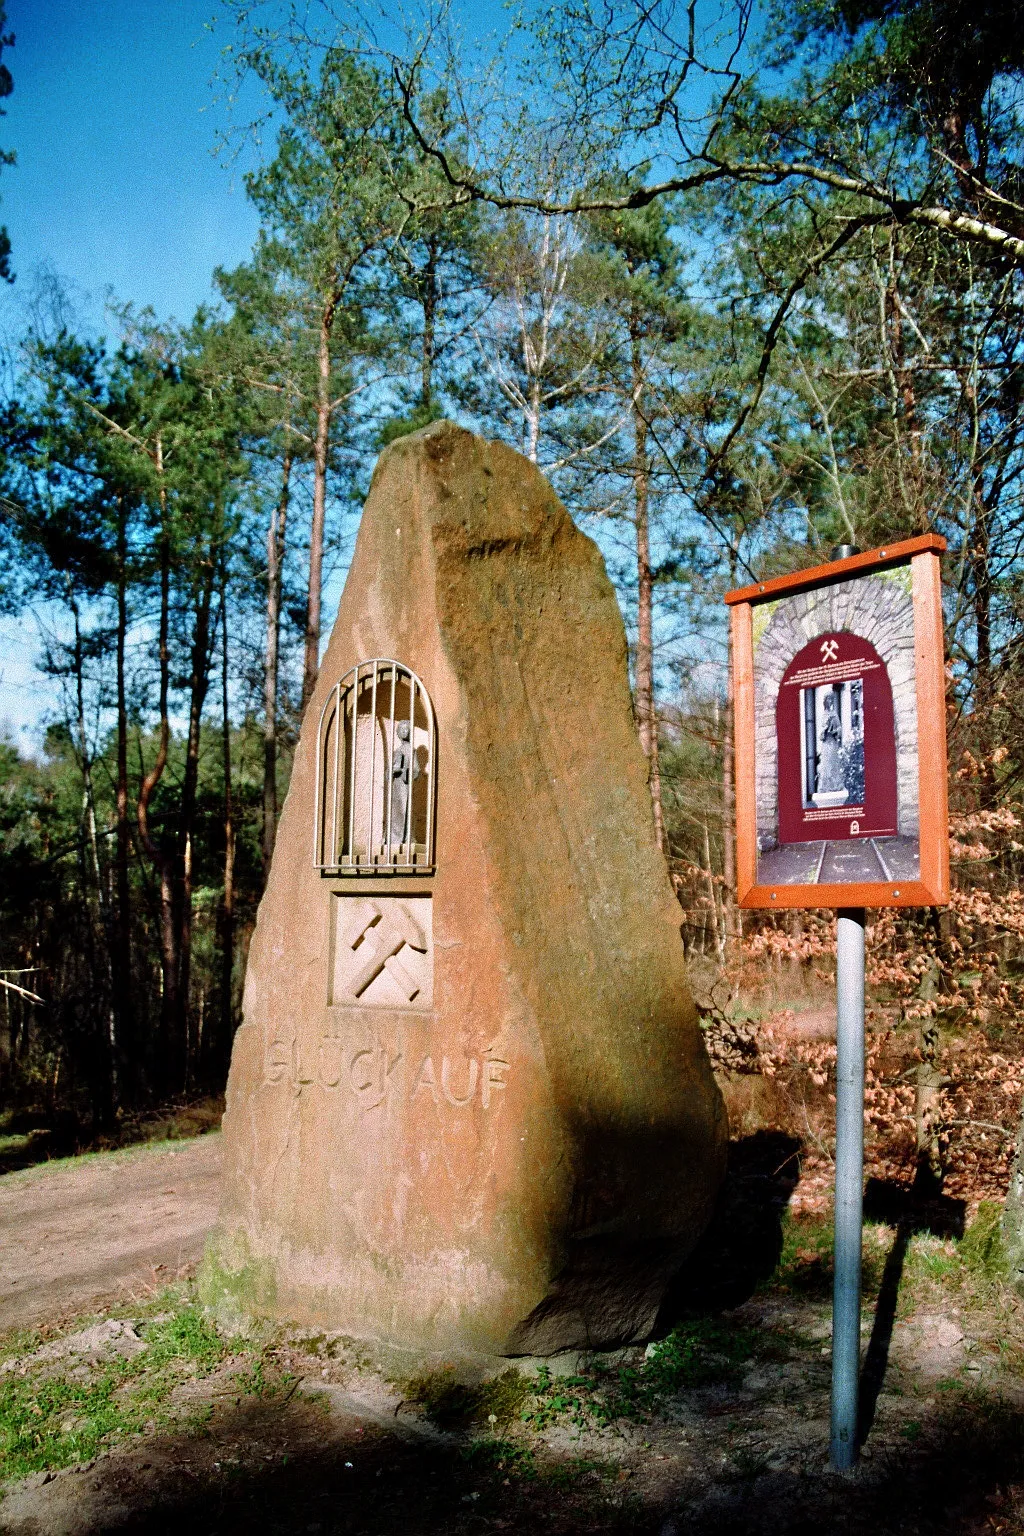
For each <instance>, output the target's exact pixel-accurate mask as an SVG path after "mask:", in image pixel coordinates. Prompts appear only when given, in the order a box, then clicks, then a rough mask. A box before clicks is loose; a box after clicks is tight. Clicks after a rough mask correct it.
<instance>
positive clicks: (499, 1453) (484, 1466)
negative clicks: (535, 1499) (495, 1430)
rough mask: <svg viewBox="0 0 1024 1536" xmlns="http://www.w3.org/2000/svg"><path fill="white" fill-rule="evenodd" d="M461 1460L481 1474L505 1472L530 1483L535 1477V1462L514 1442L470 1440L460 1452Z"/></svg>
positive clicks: (532, 1455) (525, 1448)
mask: <svg viewBox="0 0 1024 1536" xmlns="http://www.w3.org/2000/svg"><path fill="white" fill-rule="evenodd" d="M462 1456H463V1459H464V1460H465V1461H467V1462H469V1464H470V1466H471V1467H475V1468H478V1469H479V1470H480V1471H482V1472H491V1473H497V1472H507V1473H508V1474H509V1476H510V1477H518V1478H521V1479H523V1480H524V1481H532V1480H533V1479H534V1478H535V1477H536V1476H537V1460H536V1457H535V1456H534V1454H533V1451H532V1450H531V1449H530V1448H529V1446H526V1445H517V1444H516V1442H515V1441H514V1440H503V1439H501V1438H497V1437H496V1438H494V1439H491V1438H487V1439H483V1440H471V1441H470V1442H469V1444H468V1445H467V1446H466V1448H465V1449H464V1451H463V1452H462Z"/></svg>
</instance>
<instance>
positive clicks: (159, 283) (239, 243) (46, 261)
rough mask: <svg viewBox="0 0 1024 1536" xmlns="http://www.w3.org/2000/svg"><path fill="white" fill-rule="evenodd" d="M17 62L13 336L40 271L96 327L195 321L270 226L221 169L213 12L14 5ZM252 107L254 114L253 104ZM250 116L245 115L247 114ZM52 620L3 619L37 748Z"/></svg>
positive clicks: (125, 0) (45, 705) (2, 319)
mask: <svg viewBox="0 0 1024 1536" xmlns="http://www.w3.org/2000/svg"><path fill="white" fill-rule="evenodd" d="M7 8H8V17H7V29H8V30H9V31H13V32H14V33H15V36H16V43H15V46H14V47H13V48H12V49H11V50H10V51H9V52H8V51H6V50H5V52H4V63H5V64H7V65H8V67H9V68H10V70H11V73H12V75H13V77H14V93H13V95H11V96H10V97H9V98H8V100H7V102H6V104H5V105H6V109H7V115H6V117H4V118H3V119H0V146H2V147H3V148H4V149H13V150H14V151H15V152H16V154H17V157H18V163H17V165H15V166H11V167H9V168H5V169H3V171H0V222H3V223H5V224H6V225H7V229H8V232H9V234H10V237H11V243H12V246H13V267H14V271H15V273H16V282H15V284H14V286H13V288H11V289H9V290H8V289H6V287H5V285H4V287H5V291H3V292H2V293H0V337H3V338H6V339H7V340H8V341H13V340H15V339H16V337H17V336H18V335H19V334H20V332H21V331H22V328H23V325H24V319H25V306H26V304H27V303H28V301H29V299H30V297H31V293H32V289H33V286H34V282H35V277H36V273H37V272H38V271H39V270H40V269H43V270H47V271H50V272H52V273H54V274H56V275H57V276H58V277H59V278H60V279H62V280H63V281H64V282H65V283H66V284H67V285H68V287H69V289H70V291H71V295H72V298H73V301H74V304H75V308H76V310H77V311H78V312H79V314H80V316H81V318H82V319H83V321H85V322H86V323H87V324H90V325H92V326H93V327H95V328H97V329H102V328H104V310H103V306H104V299H105V295H106V293H107V290H108V289H113V291H114V293H115V294H116V296H117V297H118V298H120V299H131V300H133V301H134V302H135V303H137V304H140V305H141V304H149V305H152V307H153V308H154V309H155V310H156V312H157V314H158V315H159V316H160V317H161V318H162V319H167V318H170V317H171V316H174V317H175V318H177V319H179V320H188V319H189V318H190V317H191V316H192V314H193V313H194V311H195V309H196V306H197V305H198V304H200V303H202V302H203V300H204V299H207V298H209V296H210V292H211V289H210V274H211V272H212V271H213V269H214V267H215V266H217V265H222V266H234V265H236V264H237V263H238V262H240V261H244V260H245V258H246V256H247V255H248V254H249V251H250V248H251V246H252V243H253V240H254V239H255V236H256V228H257V221H256V218H255V215H254V213H253V210H252V209H251V208H250V207H249V205H248V203H247V201H246V197H245V189H244V187H243V186H242V180H241V167H240V166H239V165H238V164H237V163H236V164H235V165H234V166H233V167H232V166H227V165H226V164H225V163H224V162H223V161H218V160H217V159H215V158H214V156H213V153H212V151H213V148H214V145H215V142H216V137H217V132H218V130H222V129H224V128H225V127H227V126H229V124H230V122H231V118H230V116H229V113H228V110H227V108H226V105H225V104H222V103H219V102H218V101H217V99H216V93H215V91H214V90H213V89H212V88H211V83H210V82H211V77H212V76H213V75H214V73H215V71H216V69H217V65H218V62H219V57H220V48H221V46H222V43H223V42H224V41H226V40H227V37H228V33H227V31H226V29H225V28H224V27H223V26H221V27H219V28H217V29H215V30H214V32H213V33H212V34H211V32H210V31H209V30H207V28H206V27H205V26H204V23H206V22H207V21H208V20H209V19H210V16H211V14H212V12H213V9H214V0H84V3H82V0H79V3H77V4H76V3H75V0H8V7H7ZM248 105H251V106H253V107H254V106H255V102H253V103H247V106H248ZM242 117H243V118H244V114H242ZM52 619H53V616H52V615H49V614H47V613H45V612H34V613H33V612H27V613H24V614H22V615H21V616H20V617H19V618H18V619H16V620H11V619H0V730H2V729H4V728H6V729H8V730H10V731H11V733H12V734H13V735H14V737H15V739H16V740H17V741H18V742H19V743H20V744H21V745H22V746H23V747H25V748H26V749H31V748H32V747H33V746H35V745H36V744H37V743H38V740H39V728H40V723H41V722H42V721H43V720H45V717H46V715H47V713H48V712H49V711H50V710H52V709H55V708H56V707H57V706H58V699H57V696H56V691H55V684H54V683H53V681H52V680H51V679H48V678H44V677H42V676H41V675H40V674H39V673H38V672H37V671H36V668H35V658H36V656H37V654H38V653H39V650H40V641H41V634H40V629H41V628H42V627H44V626H45V625H46V624H47V623H48V622H52Z"/></svg>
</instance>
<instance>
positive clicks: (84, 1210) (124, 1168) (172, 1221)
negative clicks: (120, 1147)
mask: <svg viewBox="0 0 1024 1536" xmlns="http://www.w3.org/2000/svg"><path fill="white" fill-rule="evenodd" d="M220 1169H221V1139H220V1136H219V1135H218V1134H216V1133H214V1134H211V1135H207V1136H200V1137H198V1138H196V1140H194V1141H180V1142H175V1143H172V1144H170V1145H168V1144H166V1143H161V1144H160V1145H159V1146H157V1147H153V1146H144V1147H138V1148H131V1149H129V1150H126V1151H123V1152H115V1153H101V1154H99V1155H98V1156H96V1157H88V1158H83V1159H81V1160H80V1161H78V1162H72V1161H68V1162H61V1163H57V1164H54V1165H52V1166H50V1165H47V1164H40V1165H39V1166H38V1167H36V1168H31V1169H26V1170H25V1171H24V1172H21V1173H11V1174H7V1175H6V1176H5V1177H3V1178H0V1330H3V1329H6V1328H11V1327H16V1326H17V1327H29V1326H31V1325H33V1324H34V1323H39V1322H43V1321H48V1322H53V1321H54V1319H56V1318H59V1317H61V1316H63V1315H64V1314H67V1313H70V1312H80V1311H83V1310H84V1309H86V1308H87V1307H90V1306H92V1305H100V1304H102V1303H104V1302H110V1301H112V1300H115V1299H118V1298H120V1297H125V1296H130V1295H132V1294H133V1293H138V1292H139V1290H140V1289H141V1288H144V1287H146V1286H147V1285H148V1286H152V1285H153V1284H154V1283H157V1284H163V1283H165V1282H166V1281H167V1280H169V1279H171V1278H173V1277H174V1276H175V1275H177V1274H178V1273H179V1272H180V1271H181V1270H183V1269H186V1268H187V1267H188V1266H190V1265H192V1264H194V1263H196V1261H197V1260H198V1259H199V1258H200V1257H201V1255H202V1251H203V1243H204V1240H205V1237H206V1234H207V1232H208V1231H209V1230H210V1228H211V1227H212V1226H213V1224H214V1222H215V1220H216V1217H217V1201H218V1198H219V1189H220Z"/></svg>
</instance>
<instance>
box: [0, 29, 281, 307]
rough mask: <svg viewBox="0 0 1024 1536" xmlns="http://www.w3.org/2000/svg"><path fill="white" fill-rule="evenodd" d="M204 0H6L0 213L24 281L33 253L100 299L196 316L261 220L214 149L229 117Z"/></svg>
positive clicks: (220, 36)
mask: <svg viewBox="0 0 1024 1536" xmlns="http://www.w3.org/2000/svg"><path fill="white" fill-rule="evenodd" d="M212 10H213V4H212V0H86V3H84V4H82V3H78V4H76V3H74V0H9V3H8V27H9V29H10V30H12V31H14V33H15V35H16V39H17V41H16V45H15V47H14V48H13V49H11V50H10V51H9V52H5V55H4V62H5V63H7V64H8V65H9V67H10V69H11V72H12V74H13V76H14V94H13V95H12V96H11V97H9V98H8V101H7V103H6V106H7V117H6V119H5V120H4V121H3V122H0V144H2V145H3V146H4V147H5V148H10V149H13V150H14V151H15V152H16V154H17V156H18V163H17V165H16V166H13V167H11V168H9V169H5V170H4V171H3V172H2V173H0V218H2V219H3V221H4V222H5V223H6V224H7V228H8V231H9V233H10V236H11V241H12V244H13V247H14V268H15V271H16V273H17V275H18V283H17V284H16V286H15V292H14V293H13V294H12V295H11V297H12V298H15V299H16V297H17V290H18V289H19V288H21V289H25V288H28V287H29V286H30V285H31V279H32V274H33V269H34V268H36V267H38V266H40V265H43V266H46V267H49V268H51V269H53V270H54V271H55V272H56V273H58V274H59V275H60V276H61V277H63V278H65V279H67V280H69V281H70V282H71V284H72V285H73V286H74V288H75V289H77V290H80V291H81V292H82V294H83V295H89V296H92V298H93V301H94V302H95V303H97V304H98V305H101V304H102V296H103V293H104V290H105V289H106V288H107V287H108V286H110V287H112V288H113V289H114V291H115V292H116V293H117V295H118V296H119V297H121V298H126V299H133V300H135V301H137V302H138V303H143V304H151V305H152V306H153V307H154V309H155V310H156V311H157V313H158V315H160V316H161V317H162V318H166V317H169V316H171V315H174V316H176V317H177V318H178V319H181V320H187V319H189V318H190V316H191V314H192V312H193V311H194V310H195V307H196V305H197V304H198V303H200V302H201V301H202V300H203V299H204V298H206V297H207V296H208V294H209V291H210V273H211V271H212V269H213V267H214V266H216V265H217V264H218V263H221V264H226V265H232V264H235V263H237V262H239V261H242V260H244V259H245V257H246V255H247V254H248V252H249V249H250V247H251V245H252V242H253V239H254V237H255V234H256V218H255V216H254V213H253V211H252V209H251V208H250V207H249V206H248V204H247V202H246V198H245V190H244V188H243V186H242V184H241V176H240V174H239V168H238V166H237V165H236V166H235V167H233V168H229V167H228V166H226V165H225V164H224V163H222V162H218V161H217V160H216V159H215V158H214V156H213V154H212V150H213V147H214V144H215V139H216V134H217V131H218V129H222V128H224V127H225V126H226V125H227V124H228V122H229V117H228V111H227V108H226V105H224V104H221V103H218V102H217V101H216V99H215V92H214V91H213V90H212V89H211V85H210V81H211V77H212V75H213V74H214V72H215V70H216V68H217V64H218V60H219V53H220V47H221V44H222V42H223V41H225V40H226V38H227V32H226V30H225V29H224V27H223V26H221V27H220V28H217V29H215V30H214V32H213V33H211V32H210V31H209V30H207V28H206V27H205V26H204V23H205V22H207V21H208V20H209V18H210V15H211V12H212Z"/></svg>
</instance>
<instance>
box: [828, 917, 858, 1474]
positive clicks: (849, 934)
mask: <svg viewBox="0 0 1024 1536" xmlns="http://www.w3.org/2000/svg"><path fill="white" fill-rule="evenodd" d="M836 1005H837V1006H836V1217H835V1284H834V1289H833V1293H832V1443H831V1459H832V1465H833V1467H834V1468H835V1469H836V1471H837V1472H847V1471H849V1469H850V1468H851V1467H853V1466H855V1465H856V1461H857V1450H858V1446H857V1396H858V1388H859V1385H860V1262H861V1227H862V1223H863V1207H864V909H863V907H846V908H843V909H841V910H840V911H839V912H837V914H836Z"/></svg>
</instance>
